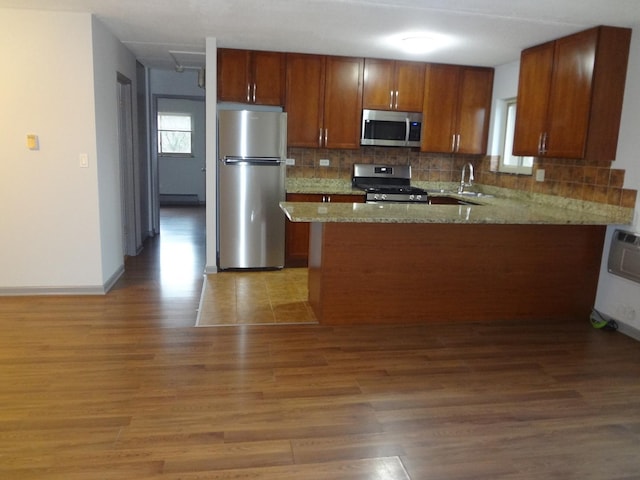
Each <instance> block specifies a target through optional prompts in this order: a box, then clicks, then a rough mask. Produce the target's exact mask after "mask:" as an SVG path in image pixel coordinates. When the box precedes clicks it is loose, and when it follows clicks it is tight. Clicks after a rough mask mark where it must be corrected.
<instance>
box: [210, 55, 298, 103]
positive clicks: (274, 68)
mask: <svg viewBox="0 0 640 480" xmlns="http://www.w3.org/2000/svg"><path fill="white" fill-rule="evenodd" d="M285 60H286V56H285V54H283V53H279V52H263V51H254V50H236V49H226V48H221V49H219V50H218V101H226V102H240V103H253V104H257V105H282V104H283V103H284V82H285V66H286V64H285Z"/></svg>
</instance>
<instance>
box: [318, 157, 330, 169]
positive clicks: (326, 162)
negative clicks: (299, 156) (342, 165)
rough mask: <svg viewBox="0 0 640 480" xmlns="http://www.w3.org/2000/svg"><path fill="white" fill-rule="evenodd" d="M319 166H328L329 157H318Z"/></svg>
mask: <svg viewBox="0 0 640 480" xmlns="http://www.w3.org/2000/svg"><path fill="white" fill-rule="evenodd" d="M320 166H321V167H328V166H329V159H328V158H321V159H320Z"/></svg>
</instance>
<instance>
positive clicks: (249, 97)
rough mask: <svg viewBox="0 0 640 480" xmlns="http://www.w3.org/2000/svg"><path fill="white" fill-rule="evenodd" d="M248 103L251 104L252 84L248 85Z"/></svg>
mask: <svg viewBox="0 0 640 480" xmlns="http://www.w3.org/2000/svg"><path fill="white" fill-rule="evenodd" d="M247 103H251V84H250V83H247Z"/></svg>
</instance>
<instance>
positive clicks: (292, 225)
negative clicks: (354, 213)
mask: <svg viewBox="0 0 640 480" xmlns="http://www.w3.org/2000/svg"><path fill="white" fill-rule="evenodd" d="M287 202H320V203H322V202H339V203H354V202H356V203H363V202H364V195H361V196H360V195H348V194H331V193H287ZM308 260H309V224H308V223H304V222H290V221H289V220H287V223H286V226H285V258H284V266H285V267H306V266H307V264H308Z"/></svg>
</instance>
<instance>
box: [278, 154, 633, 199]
mask: <svg viewBox="0 0 640 480" xmlns="http://www.w3.org/2000/svg"><path fill="white" fill-rule="evenodd" d="M288 158H292V159H294V160H295V165H292V166H288V167H287V175H288V176H289V177H292V178H330V179H341V180H350V179H351V174H352V169H353V164H354V163H384V164H390V165H411V170H412V176H413V179H414V180H417V181H429V182H458V181H459V180H460V174H461V171H462V167H463V165H464V164H465V163H467V162H471V163H472V164H473V165H474V167H475V176H476V183H478V184H484V185H491V186H496V187H502V188H510V189H514V190H522V191H525V192H529V193H541V194H547V195H557V196H561V197H567V198H571V199H576V200H585V201H590V202H597V203H604V204H608V205H615V206H620V207H626V208H634V207H635V201H636V194H637V191H636V190H630V189H625V188H623V187H622V186H623V182H624V173H625V172H624V170H619V169H613V168H611V166H610V164H602V162H599V163H594V162H588V161H585V160H567V159H549V158H536V159H535V160H534V166H533V169H534V175H514V174H507V173H499V172H497V171H496V168H495V165H496V163H497V160H498V159H497V157H491V156H478V155H452V154H433V153H424V152H420V151H418V150H417V149H411V148H398V147H362V148H360V149H357V150H329V149H313V148H293V147H292V148H289V149H288ZM320 160H328V161H329V162H328V163H329V165H328V166H321V165H320V164H321V162H320ZM322 163H323V164H325V163H326V162H322ZM538 169H544V170H545V179H544V181H543V182H537V181H536V179H535V171H536V170H538Z"/></svg>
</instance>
